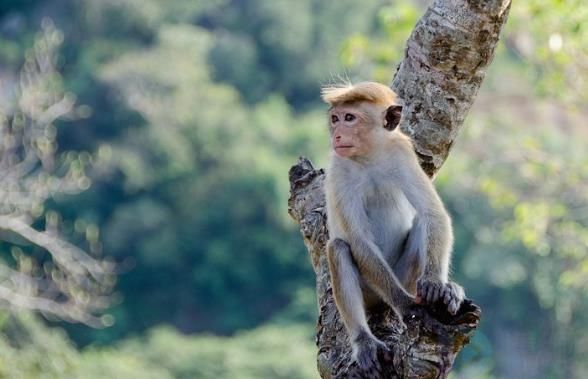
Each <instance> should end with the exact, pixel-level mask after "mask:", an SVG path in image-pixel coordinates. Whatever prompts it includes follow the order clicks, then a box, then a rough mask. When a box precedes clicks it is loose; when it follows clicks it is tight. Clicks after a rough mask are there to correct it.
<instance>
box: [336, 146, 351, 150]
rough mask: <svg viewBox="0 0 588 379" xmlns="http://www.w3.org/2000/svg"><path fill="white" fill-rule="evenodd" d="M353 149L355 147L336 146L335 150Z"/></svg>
mask: <svg viewBox="0 0 588 379" xmlns="http://www.w3.org/2000/svg"><path fill="white" fill-rule="evenodd" d="M352 147H353V145H338V146H335V150H336V149H350V148H352Z"/></svg>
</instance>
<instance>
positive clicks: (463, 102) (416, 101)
mask: <svg viewBox="0 0 588 379" xmlns="http://www.w3.org/2000/svg"><path fill="white" fill-rule="evenodd" d="M509 8H510V0H437V1H435V2H434V3H433V4H432V5H431V6H430V7H429V8H428V9H427V11H426V13H425V15H424V16H423V17H422V18H421V20H420V21H419V22H418V23H417V25H416V26H415V29H414V30H413V33H412V35H411V36H410V38H409V40H408V41H407V48H406V54H405V58H404V60H403V61H402V62H401V63H400V65H399V67H398V71H397V73H396V75H395V78H394V80H393V83H392V88H393V89H394V90H395V91H396V93H398V94H399V96H400V97H401V98H402V99H403V100H404V102H405V104H404V110H403V121H402V123H401V128H402V130H403V131H404V132H405V133H407V134H408V135H410V136H411V137H412V138H413V140H414V143H415V149H416V151H417V154H418V155H419V158H420V160H421V166H422V167H423V169H424V170H425V172H427V174H428V175H429V176H431V177H433V176H434V175H435V173H436V172H437V171H438V170H439V168H440V167H441V165H442V164H443V162H444V161H445V159H446V158H447V155H448V154H449V151H450V149H451V146H452V144H453V142H454V140H455V138H456V136H457V133H458V131H459V128H460V127H461V125H462V124H463V120H464V118H465V116H466V114H467V112H468V110H469V109H470V107H471V105H472V103H473V101H474V99H475V97H476V94H477V92H478V89H479V88H480V85H481V83H482V80H483V79H484V76H485V73H486V69H487V67H488V65H489V64H490V62H491V61H492V58H493V56H494V50H495V48H496V44H497V42H498V38H499V35H500V32H501V30H502V27H503V25H504V23H505V21H506V18H507V15H508V10H509ZM289 176H290V199H289V201H288V205H289V213H290V215H291V216H292V218H293V219H294V220H295V221H297V222H298V223H299V224H300V230H301V233H302V236H303V239H304V242H305V244H306V247H307V249H308V251H309V253H310V256H311V260H312V265H313V267H314V270H315V273H316V276H317V280H316V283H317V295H318V305H319V311H320V316H319V320H318V323H317V346H318V349H319V350H318V359H317V362H318V370H319V373H320V375H321V377H322V378H347V377H357V376H356V375H357V373H355V369H356V368H355V366H354V365H353V363H352V362H351V360H350V355H351V351H350V346H349V343H348V340H347V335H346V332H345V329H344V326H343V324H342V322H341V320H340V318H339V314H338V312H337V308H336V305H335V302H334V299H333V294H332V289H331V283H330V279H329V270H328V266H327V262H326V256H325V245H326V242H327V241H328V238H329V237H328V230H327V227H326V223H325V221H326V216H327V215H326V213H325V199H324V192H323V183H324V176H325V173H324V171H323V170H322V169H320V170H316V169H315V168H314V167H312V164H311V163H310V162H309V161H308V160H306V159H304V158H301V159H300V161H299V162H298V163H297V164H296V165H295V166H293V167H292V168H291V170H290V173H289ZM368 317H369V324H370V327H371V328H372V331H373V332H374V334H375V335H376V336H378V337H379V338H380V339H381V340H382V341H384V342H386V343H387V345H388V346H389V347H390V348H391V349H392V351H393V360H392V361H387V362H383V366H384V372H383V373H382V377H383V378H445V377H447V375H448V373H449V371H450V370H451V368H452V366H453V362H454V360H455V357H456V355H457V354H458V353H459V351H460V350H461V349H462V348H463V346H465V345H466V344H467V343H468V342H469V338H470V337H471V335H472V334H473V332H474V330H475V328H476V327H477V325H478V323H479V319H480V309H479V308H478V307H477V306H476V305H474V304H473V303H472V302H471V301H470V300H466V301H465V302H464V304H463V306H462V307H461V309H460V310H459V312H458V313H457V315H455V316H451V315H449V314H448V313H447V312H446V311H444V310H443V307H441V306H439V307H437V305H433V306H420V305H415V306H414V307H413V308H412V309H411V312H410V313H409V314H408V315H406V316H405V320H404V322H405V323H406V325H407V326H408V329H407V330H405V331H402V330H400V329H399V327H398V322H397V320H395V319H394V316H393V315H392V314H391V312H390V311H389V310H388V309H386V308H385V307H383V308H382V309H380V310H376V311H373V312H371V314H369V315H368Z"/></svg>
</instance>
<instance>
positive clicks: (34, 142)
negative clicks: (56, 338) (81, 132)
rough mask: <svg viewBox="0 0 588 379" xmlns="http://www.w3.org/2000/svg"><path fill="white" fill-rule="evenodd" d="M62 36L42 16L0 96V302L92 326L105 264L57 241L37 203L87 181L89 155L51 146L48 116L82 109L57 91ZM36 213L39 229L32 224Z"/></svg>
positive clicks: (107, 270) (95, 244) (93, 243)
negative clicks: (38, 28) (21, 64)
mask: <svg viewBox="0 0 588 379" xmlns="http://www.w3.org/2000/svg"><path fill="white" fill-rule="evenodd" d="M62 38H63V36H62V34H61V33H60V32H59V31H58V30H56V29H55V28H54V26H53V24H52V23H51V22H49V21H45V22H44V23H43V31H42V33H41V34H40V35H39V37H38V38H37V40H36V41H35V45H34V48H33V49H31V50H30V51H29V52H28V53H27V57H26V60H25V64H24V67H23V69H22V71H21V72H20V75H19V76H18V77H17V79H16V81H15V82H13V83H11V86H12V90H11V91H10V92H8V91H6V90H5V91H4V92H3V98H2V99H1V100H2V102H1V104H0V106H1V110H0V178H2V182H1V184H0V232H1V235H0V237H1V238H2V240H4V241H5V243H3V244H2V245H1V248H2V250H4V251H10V252H11V253H12V259H11V258H10V257H9V255H8V254H5V255H4V256H3V257H2V258H1V261H0V262H1V264H0V279H1V281H2V283H1V285H0V306H2V307H4V308H10V309H22V308H24V309H30V310H35V311H40V312H42V313H43V314H45V315H46V316H53V317H58V318H60V319H63V320H68V321H76V322H82V323H85V324H88V325H91V326H95V327H99V326H104V325H107V324H109V323H110V322H109V319H108V318H107V317H106V316H102V317H100V316H99V315H96V313H97V312H99V311H100V310H102V309H104V308H105V307H106V306H107V305H108V298H107V295H108V293H109V291H110V290H111V289H112V286H113V285H114V271H113V265H112V263H110V262H108V261H106V260H102V259H97V258H95V257H93V256H92V255H90V254H88V253H86V252H84V251H83V250H81V249H79V248H77V247H76V246H74V245H72V244H71V243H69V242H67V241H65V240H64V239H62V238H61V237H60V236H59V229H60V227H61V225H60V223H61V220H60V217H59V215H58V214H57V213H56V212H54V211H51V210H49V209H46V208H45V202H46V200H48V199H49V198H50V197H53V196H57V195H59V194H67V193H76V192H79V191H82V190H85V189H87V188H88V187H89V185H90V180H89V178H88V177H87V176H86V175H85V172H84V171H85V170H84V168H85V166H86V165H87V164H88V162H89V160H90V156H89V155H88V154H83V153H81V154H76V153H74V152H68V153H62V154H57V145H56V144H55V137H56V133H57V131H56V128H55V126H54V125H53V123H54V121H55V120H56V119H58V118H64V117H72V116H76V114H78V115H79V114H80V113H83V109H84V108H83V107H78V108H76V107H75V106H74V100H75V99H74V96H73V95H72V94H68V93H65V94H64V93H63V91H62V89H61V83H60V76H59V74H58V72H57V71H56V68H55V64H56V59H57V48H58V46H59V44H60V43H61V40H62ZM6 79H7V81H8V80H9V78H6ZM42 216H44V218H45V220H44V228H45V231H39V230H38V229H37V228H35V227H34V226H33V223H34V222H35V221H36V220H37V219H39V218H41V217H42ZM85 234H86V239H87V241H88V243H89V247H90V250H91V251H94V252H100V246H99V241H98V231H97V229H96V227H95V226H94V225H89V226H88V227H87V228H86V229H85ZM39 248H40V249H39ZM41 249H42V250H41ZM41 251H44V252H46V253H47V255H44V254H42V253H41Z"/></svg>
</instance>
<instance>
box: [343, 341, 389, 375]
mask: <svg viewBox="0 0 588 379" xmlns="http://www.w3.org/2000/svg"><path fill="white" fill-rule="evenodd" d="M378 351H380V352H382V355H383V357H384V359H385V360H391V359H392V352H391V351H390V350H389V349H388V347H387V346H386V344H384V343H383V342H382V341H379V340H377V339H375V338H373V337H372V338H366V339H365V340H363V341H361V342H358V345H357V350H356V351H355V361H356V362H357V371H356V373H355V375H354V376H352V377H357V378H368V379H378V378H380V377H381V375H382V366H381V365H380V360H379V359H378Z"/></svg>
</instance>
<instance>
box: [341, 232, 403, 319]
mask: <svg viewBox="0 0 588 379" xmlns="http://www.w3.org/2000/svg"><path fill="white" fill-rule="evenodd" d="M352 245H353V246H354V249H355V250H352V254H353V259H354V262H355V263H356V265H357V268H358V270H359V272H360V274H361V277H362V278H363V279H364V280H365V281H366V283H367V284H368V285H369V286H370V288H371V289H372V290H373V291H375V292H376V293H377V294H378V296H380V298H381V299H382V300H383V301H384V302H385V303H386V304H388V305H389V306H390V307H391V308H392V309H393V310H394V311H395V312H396V314H397V315H398V318H399V320H400V321H401V322H402V313H403V311H404V310H405V309H406V308H408V307H409V306H410V305H411V304H414V296H412V295H411V294H410V293H408V292H406V290H405V289H404V287H403V286H402V284H401V283H400V281H399V280H398V278H397V277H396V274H394V271H392V268H391V267H390V265H389V264H388V262H387V261H386V260H385V259H384V258H383V256H382V252H381V251H380V249H379V248H378V247H377V246H376V244H374V243H373V242H371V241H370V240H368V239H364V238H361V237H358V238H356V239H355V240H354V242H353V243H352Z"/></svg>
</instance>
